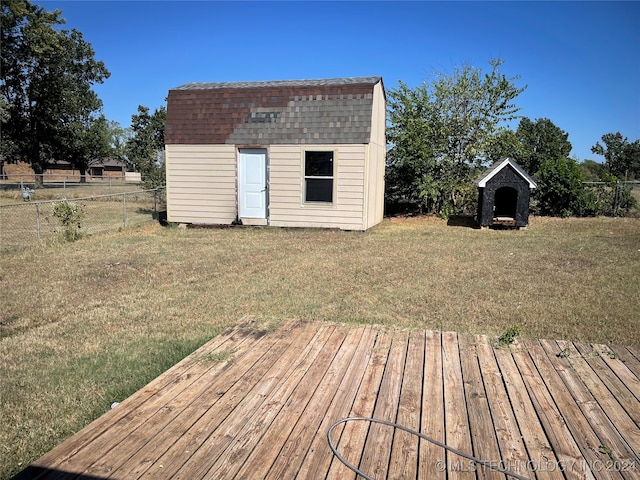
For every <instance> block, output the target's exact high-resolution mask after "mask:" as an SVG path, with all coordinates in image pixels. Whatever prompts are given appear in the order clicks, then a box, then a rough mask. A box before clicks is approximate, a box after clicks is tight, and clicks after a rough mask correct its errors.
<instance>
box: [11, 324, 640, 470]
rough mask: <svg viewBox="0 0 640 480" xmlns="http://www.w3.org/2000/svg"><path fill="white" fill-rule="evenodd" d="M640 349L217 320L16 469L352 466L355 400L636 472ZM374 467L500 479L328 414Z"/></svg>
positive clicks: (460, 442) (378, 410)
mask: <svg viewBox="0 0 640 480" xmlns="http://www.w3.org/2000/svg"><path fill="white" fill-rule="evenodd" d="M639 378H640V351H639V350H638V349H637V348H635V349H634V348H626V347H609V346H603V345H588V344H583V343H566V342H555V341H547V340H541V341H529V340H527V341H516V342H515V343H514V344H513V345H511V346H510V347H505V348H499V349H498V348H494V347H493V346H492V344H491V341H490V339H489V338H487V337H484V336H470V335H463V334H456V333H453V332H436V331H424V330H401V329H389V328H384V327H376V326H360V327H358V326H344V325H333V324H318V323H304V322H292V323H289V324H287V325H284V326H282V327H280V328H279V329H277V330H274V331H271V332H263V331H259V330H258V329H257V328H256V327H252V326H251V324H244V325H240V326H238V328H236V329H234V330H232V331H229V332H227V333H225V334H222V335H220V336H218V337H216V338H215V339H213V340H212V341H211V342H209V343H208V344H206V345H205V346H203V347H202V348H201V349H199V350H198V351H197V352H195V353H194V354H192V355H191V356H189V357H188V358H186V359H185V360H183V361H182V362H180V363H179V364H177V365H176V366H174V367H173V368H171V369H170V370H168V371H167V372H166V373H164V374H163V375H161V376H160V377H158V378H157V379H156V380H154V381H153V382H151V383H150V384H149V385H147V386H146V387H144V388H143V389H142V390H140V391H139V392H137V393H136V394H135V395H133V396H132V397H130V398H129V399H127V400H126V401H124V402H123V403H121V404H120V405H119V406H117V407H115V408H114V409H113V410H111V411H110V412H108V413H107V414H105V415H104V416H102V417H101V418H99V419H98V420H96V421H95V422H93V423H92V424H90V425H89V426H88V427H86V428H85V429H84V430H82V431H81V432H79V433H78V434H76V435H75V436H73V437H71V438H70V439H68V440H67V441H66V442H64V443H62V444H61V445H59V446H58V447H56V448H55V449H54V450H52V451H51V452H49V453H48V454H46V455H45V456H43V457H42V458H41V459H39V460H38V461H36V462H35V463H34V464H32V465H31V466H29V467H28V468H27V470H25V471H24V472H23V473H22V474H20V475H19V476H18V477H17V478H30V479H32V478H58V479H71V478H77V479H83V480H87V479H91V478H100V479H102V478H117V479H138V478H144V479H165V478H166V479H168V478H171V479H189V480H193V479H200V478H210V479H231V478H237V479H264V478H268V479H293V478H305V479H323V478H329V479H348V478H355V474H354V473H352V472H351V471H350V470H348V469H347V468H346V467H344V466H343V465H342V464H341V463H340V462H339V461H338V460H337V459H336V458H335V457H334V455H333V454H332V453H331V451H330V449H329V447H328V443H327V437H326V435H327V431H328V429H329V428H330V426H331V425H332V424H333V423H334V422H336V421H337V420H339V419H341V418H344V417H349V416H364V417H375V418H377V419H382V420H389V421H393V422H397V423H399V424H402V425H404V426H406V427H410V428H412V429H416V430H420V431H421V432H423V433H424V434H426V435H429V436H431V437H434V438H435V439H437V440H440V441H442V442H444V443H446V444H448V445H449V446H451V447H454V448H457V449H460V450H462V451H465V452H468V453H470V454H473V455H475V456H477V457H480V458H482V459H484V460H487V461H490V462H493V463H495V464H496V465H499V466H502V467H503V468H506V469H508V470H511V471H513V472H515V473H518V474H520V475H522V476H524V477H526V478H530V479H534V478H535V479H564V478H567V479H618V478H622V479H639V478H640V380H639ZM334 439H335V440H336V442H338V445H337V446H338V450H339V452H340V453H341V454H342V455H344V456H345V457H346V458H347V459H348V460H349V461H350V462H351V463H353V464H354V465H356V466H358V467H359V468H360V469H361V470H362V471H364V472H366V473H367V474H368V475H369V476H371V477H373V478H376V479H382V478H400V479H413V478H423V479H436V480H437V479H461V480H466V479H475V478H482V479H484V478H487V479H504V478H508V477H506V476H505V475H504V474H500V473H496V472H494V471H492V470H489V469H486V468H484V467H478V466H477V465H474V464H473V462H470V461H468V460H466V459H464V458H461V457H458V456H455V455H453V454H450V453H446V452H445V450H443V449H442V448H440V447H437V446H435V445H433V444H430V443H428V442H425V441H423V440H422V441H421V440H419V439H418V438H417V437H415V436H412V435H410V434H408V433H405V432H404V431H401V430H397V429H393V428H391V427H387V426H383V425H380V424H373V423H369V422H364V421H358V422H349V423H346V424H343V425H341V426H339V427H338V428H336V430H335V431H334Z"/></svg>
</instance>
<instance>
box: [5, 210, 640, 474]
mask: <svg viewBox="0 0 640 480" xmlns="http://www.w3.org/2000/svg"><path fill="white" fill-rule="evenodd" d="M1 258H2V263H1V270H0V304H1V305H2V310H1V313H0V324H1V327H0V328H1V330H2V339H1V342H0V361H1V362H2V363H1V364H2V367H1V368H2V372H1V378H2V388H1V395H2V398H1V405H2V406H1V409H0V415H1V418H0V425H1V427H0V449H1V451H0V477H2V478H6V477H9V476H11V475H12V474H14V473H16V472H17V471H19V470H20V469H21V468H24V467H25V466H26V465H27V464H28V463H29V462H31V461H33V460H34V459H36V458H37V457H39V456H40V455H42V454H43V453H45V452H46V451H48V450H49V449H51V448H52V447H54V446H55V445H56V444H58V443H60V442H61V441H62V440H63V439H64V438H66V437H68V436H69V435H71V434H72V433H74V432H76V431H78V430H79V429H80V428H82V427H83V426H84V425H86V424H87V423H88V422H90V421H91V420H92V419H94V418H96V417H97V416H99V415H100V414H102V413H103V412H105V411H106V410H108V409H109V407H110V405H111V403H113V402H119V401H122V400H123V399H124V398H126V397H127V396H128V395H130V394H131V393H133V392H135V391H136V390H137V389H139V388H140V387H142V386H143V385H144V384H146V383H147V382H148V381H149V380H151V379H152V378H154V377H155V376H157V375H158V374H160V373H161V372H163V371H164V370H166V369H167V368H168V367H170V366H171V365H173V364H175V363H176V362H177V361H178V360H180V359H181V358H183V357H184V356H186V355H188V354H189V353H190V352H192V351H193V350H194V349H196V348H197V347H198V346H199V345H201V344H203V343H204V342H206V341H207V340H209V339H210V338H212V337H213V336H215V335H217V334H218V333H219V332H220V331H221V330H222V329H224V328H226V327H228V326H230V325H232V324H234V323H235V322H238V321H239V319H241V318H243V317H246V316H251V317H253V318H255V319H256V321H257V322H258V323H259V324H262V325H267V326H268V327H266V328H275V327H273V326H277V325H278V323H279V322H281V321H283V320H285V319H289V318H300V319H306V320H313V321H339V322H352V323H377V324H386V325H397V326H402V327H420V328H429V329H439V330H456V331H461V332H469V333H481V334H487V335H491V336H493V337H494V338H497V337H498V336H499V335H501V334H502V333H503V332H505V331H507V330H508V329H510V328H511V327H513V326H517V327H519V329H520V332H519V335H520V336H523V337H541V338H553V339H563V340H581V341H589V342H597V343H620V344H634V345H640V328H638V327H639V325H638V323H639V320H638V319H640V302H638V297H637V295H638V285H639V284H640V219H632V218H626V219H625V218H618V219H611V218H597V219H547V218H532V219H531V226H530V227H529V229H527V230H524V231H509V230H502V231H494V230H473V229H470V228H466V227H455V226H448V225H447V223H446V222H444V221H442V220H439V219H435V218H408V219H393V220H385V221H384V222H383V223H382V224H381V225H379V226H377V227H376V228H374V229H372V230H370V231H368V232H365V233H357V232H341V231H334V230H306V229H275V228H274V229H269V228H234V229H180V228H162V227H160V226H159V225H147V226H145V227H139V228H134V229H127V230H125V231H122V232H114V233H112V234H104V235H99V236H92V237H88V238H84V239H81V240H79V241H77V242H75V243H68V244H67V243H62V244H56V245H48V244H45V245H43V246H40V247H33V248H24V249H21V250H19V251H9V252H5V253H4V254H2V257H1ZM203 360H207V361H211V362H217V361H220V360H222V359H219V358H210V359H203Z"/></svg>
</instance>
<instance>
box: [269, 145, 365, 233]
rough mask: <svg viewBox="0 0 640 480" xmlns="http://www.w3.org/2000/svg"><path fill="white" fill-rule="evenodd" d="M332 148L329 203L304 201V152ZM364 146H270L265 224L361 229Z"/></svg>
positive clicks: (362, 227) (362, 226)
mask: <svg viewBox="0 0 640 480" xmlns="http://www.w3.org/2000/svg"><path fill="white" fill-rule="evenodd" d="M316 149H317V150H334V151H335V152H336V153H335V156H334V162H335V165H336V174H335V177H334V182H335V185H334V195H335V196H334V202H333V204H332V205H321V204H305V203H304V197H303V191H304V151H305V150H316ZM365 152H366V145H306V146H304V145H272V146H271V147H270V148H269V163H270V168H269V224H270V225H273V226H279V227H326V228H342V229H345V230H363V229H364V225H363V218H362V216H363V208H364V188H365Z"/></svg>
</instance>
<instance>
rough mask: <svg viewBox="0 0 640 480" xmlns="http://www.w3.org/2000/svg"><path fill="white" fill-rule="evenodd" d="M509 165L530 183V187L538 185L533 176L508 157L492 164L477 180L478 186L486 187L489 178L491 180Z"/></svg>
mask: <svg viewBox="0 0 640 480" xmlns="http://www.w3.org/2000/svg"><path fill="white" fill-rule="evenodd" d="M508 166H510V167H511V168H513V170H514V171H515V172H516V173H517V174H518V175H520V176H521V177H522V178H523V179H524V180H525V181H526V182H527V183H528V184H529V188H536V186H537V185H536V182H535V181H534V180H533V178H531V177H530V176H529V175H528V174H527V172H525V171H524V170H523V169H522V167H521V166H520V165H518V164H517V163H516V162H515V161H514V160H513V159H511V158H508V157H507V158H505V159H504V160H501V161H500V162H496V163H494V164H493V165H491V167H489V170H487V171H486V172H485V173H484V174H483V175H482V177H480V178H479V179H478V180H476V183H477V185H478V187H480V188H484V187H486V186H487V182H488V181H489V180H491V179H492V178H493V177H494V176H495V175H496V174H497V173H498V172H499V171H500V170H502V169H503V168H505V167H508Z"/></svg>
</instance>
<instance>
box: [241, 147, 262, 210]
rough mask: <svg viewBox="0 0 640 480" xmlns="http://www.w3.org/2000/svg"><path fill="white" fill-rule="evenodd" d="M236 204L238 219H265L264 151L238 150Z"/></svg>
mask: <svg viewBox="0 0 640 480" xmlns="http://www.w3.org/2000/svg"><path fill="white" fill-rule="evenodd" d="M238 204H239V205H238V209H239V212H238V213H239V216H240V218H260V219H266V218H267V151H266V150H262V149H255V150H253V149H252V150H240V157H239V159H238Z"/></svg>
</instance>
